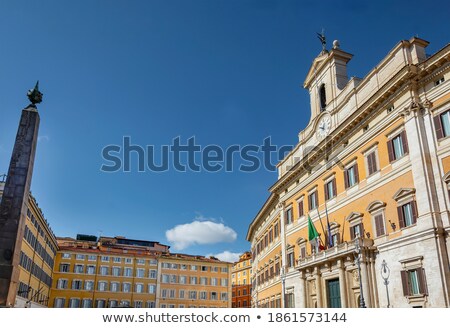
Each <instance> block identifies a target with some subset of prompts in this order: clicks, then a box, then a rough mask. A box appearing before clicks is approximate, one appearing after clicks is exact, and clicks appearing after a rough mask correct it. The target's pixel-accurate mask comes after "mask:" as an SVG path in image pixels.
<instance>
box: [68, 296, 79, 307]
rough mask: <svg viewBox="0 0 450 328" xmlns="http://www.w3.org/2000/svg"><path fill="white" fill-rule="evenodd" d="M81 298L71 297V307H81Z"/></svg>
mask: <svg viewBox="0 0 450 328" xmlns="http://www.w3.org/2000/svg"><path fill="white" fill-rule="evenodd" d="M80 303H81V302H80V299H79V298H71V299H70V300H69V307H70V308H79V307H80Z"/></svg>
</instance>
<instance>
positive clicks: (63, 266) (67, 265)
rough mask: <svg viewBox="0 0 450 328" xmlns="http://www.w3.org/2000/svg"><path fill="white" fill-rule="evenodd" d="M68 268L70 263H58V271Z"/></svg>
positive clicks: (66, 270) (64, 270)
mask: <svg viewBox="0 0 450 328" xmlns="http://www.w3.org/2000/svg"><path fill="white" fill-rule="evenodd" d="M69 270H70V264H67V263H63V264H60V265H59V271H60V272H69Z"/></svg>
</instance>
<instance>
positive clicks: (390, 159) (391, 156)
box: [387, 140, 395, 162]
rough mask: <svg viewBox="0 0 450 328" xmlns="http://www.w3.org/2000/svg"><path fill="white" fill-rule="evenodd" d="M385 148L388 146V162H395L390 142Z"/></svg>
mask: <svg viewBox="0 0 450 328" xmlns="http://www.w3.org/2000/svg"><path fill="white" fill-rule="evenodd" d="M387 146H388V155H389V162H393V161H394V160H395V157H394V147H393V145H392V140H389V141H388V143H387Z"/></svg>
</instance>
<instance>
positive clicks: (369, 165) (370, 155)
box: [367, 153, 373, 175]
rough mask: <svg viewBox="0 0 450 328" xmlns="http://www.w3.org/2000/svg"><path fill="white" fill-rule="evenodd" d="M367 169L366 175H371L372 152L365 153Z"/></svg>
mask: <svg viewBox="0 0 450 328" xmlns="http://www.w3.org/2000/svg"><path fill="white" fill-rule="evenodd" d="M367 170H368V173H369V174H368V175H371V174H372V173H373V168H372V153H370V154H369V155H367Z"/></svg>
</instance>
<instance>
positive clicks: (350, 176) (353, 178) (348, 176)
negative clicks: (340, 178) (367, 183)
mask: <svg viewBox="0 0 450 328" xmlns="http://www.w3.org/2000/svg"><path fill="white" fill-rule="evenodd" d="M358 182H359V174H358V164H356V163H355V164H354V165H352V166H350V167H349V168H347V169H345V170H344V183H345V189H347V188H350V187H352V186H354V185H355V184H357V183H358Z"/></svg>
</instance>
